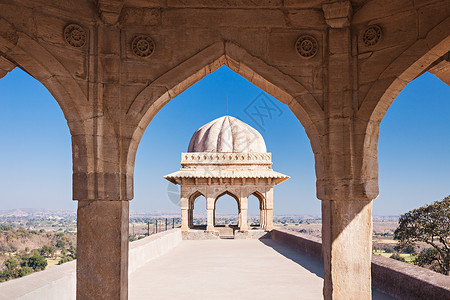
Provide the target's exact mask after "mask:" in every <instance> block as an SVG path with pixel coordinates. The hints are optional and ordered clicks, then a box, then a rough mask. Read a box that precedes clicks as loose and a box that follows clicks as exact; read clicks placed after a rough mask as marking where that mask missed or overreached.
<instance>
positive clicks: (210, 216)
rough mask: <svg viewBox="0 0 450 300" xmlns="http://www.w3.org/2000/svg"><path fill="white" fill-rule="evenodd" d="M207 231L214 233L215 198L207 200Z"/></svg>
mask: <svg viewBox="0 0 450 300" xmlns="http://www.w3.org/2000/svg"><path fill="white" fill-rule="evenodd" d="M206 213H207V215H206V218H207V220H206V231H214V198H207V199H206Z"/></svg>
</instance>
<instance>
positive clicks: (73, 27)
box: [64, 24, 86, 48]
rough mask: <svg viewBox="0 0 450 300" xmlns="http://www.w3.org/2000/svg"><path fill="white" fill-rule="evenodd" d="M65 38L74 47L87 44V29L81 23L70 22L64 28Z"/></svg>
mask: <svg viewBox="0 0 450 300" xmlns="http://www.w3.org/2000/svg"><path fill="white" fill-rule="evenodd" d="M64 39H65V41H66V43H67V44H69V45H70V46H72V47H75V48H80V47H83V46H84V45H85V44H86V31H85V30H84V29H83V27H81V26H80V25H77V24H69V25H67V26H66V28H64Z"/></svg>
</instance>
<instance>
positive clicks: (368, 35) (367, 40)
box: [362, 25, 383, 46]
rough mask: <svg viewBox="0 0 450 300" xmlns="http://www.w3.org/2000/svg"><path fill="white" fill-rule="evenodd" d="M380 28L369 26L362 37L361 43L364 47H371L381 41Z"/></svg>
mask: <svg viewBox="0 0 450 300" xmlns="http://www.w3.org/2000/svg"><path fill="white" fill-rule="evenodd" d="M382 34H383V32H382V31H381V27H380V26H378V25H372V26H369V27H368V28H367V29H366V31H364V34H363V36H362V39H363V42H364V44H365V45H366V46H373V45H375V44H377V43H378V42H379V40H380V39H381V35H382Z"/></svg>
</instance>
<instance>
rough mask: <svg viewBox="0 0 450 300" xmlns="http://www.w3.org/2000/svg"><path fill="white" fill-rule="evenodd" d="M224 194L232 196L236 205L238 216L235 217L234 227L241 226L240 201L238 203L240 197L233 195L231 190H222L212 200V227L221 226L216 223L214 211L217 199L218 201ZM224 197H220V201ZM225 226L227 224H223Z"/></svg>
mask: <svg viewBox="0 0 450 300" xmlns="http://www.w3.org/2000/svg"><path fill="white" fill-rule="evenodd" d="M224 196H230V197H231V198H233V199H234V200H235V201H236V206H237V212H238V218H237V224H236V229H238V228H240V226H241V203H240V199H239V197H238V196H237V195H235V194H234V193H233V192H231V191H228V190H225V191H223V192H221V193H220V194H219V195H217V196H216V197H215V200H214V209H213V211H214V213H213V224H214V228H215V229H217V228H218V227H222V226H219V225H218V224H217V223H216V212H217V201H219V199H220V198H222V197H224ZM224 200H225V199H222V201H224ZM224 225H225V227H226V226H227V224H224Z"/></svg>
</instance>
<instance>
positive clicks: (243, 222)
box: [239, 197, 248, 232]
mask: <svg viewBox="0 0 450 300" xmlns="http://www.w3.org/2000/svg"><path fill="white" fill-rule="evenodd" d="M247 210H248V199H247V197H241V199H240V213H239V231H240V232H247V231H248V224H247Z"/></svg>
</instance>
